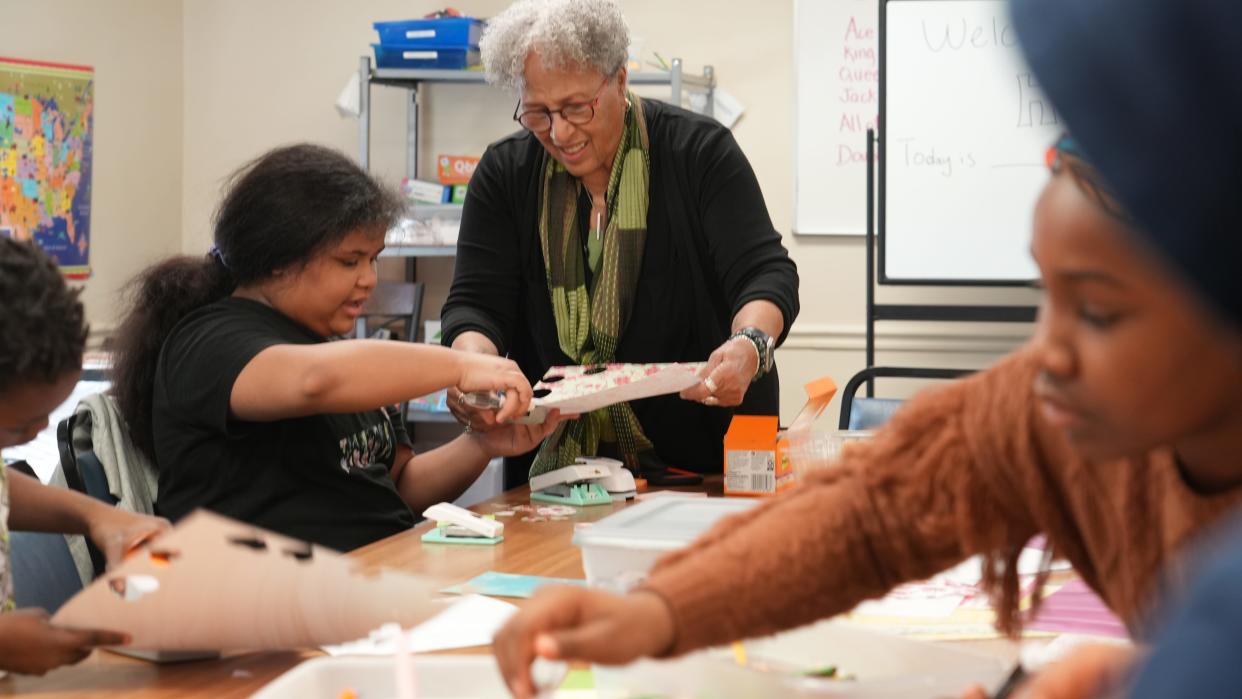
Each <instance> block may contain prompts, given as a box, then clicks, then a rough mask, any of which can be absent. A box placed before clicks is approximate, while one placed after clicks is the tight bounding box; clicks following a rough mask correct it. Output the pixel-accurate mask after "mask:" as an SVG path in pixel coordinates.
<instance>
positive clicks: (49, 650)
mask: <svg viewBox="0 0 1242 699" xmlns="http://www.w3.org/2000/svg"><path fill="white" fill-rule="evenodd" d="M128 642H129V637H128V636H126V635H125V634H123V633H116V632H114V631H85V630H80V629H66V628H62V627H59V626H52V625H51V624H49V623H48V615H47V612H45V611H43V610H42V609H19V610H17V611H15V612H9V613H7V614H0V669H3V670H8V671H9V672H16V673H19V674H22V675H42V674H44V673H46V672H47V671H48V670H52V669H54V668H58V667H60V666H61V665H71V664H73V663H76V662H78V661H80V660H82V659H83V658H85V657H86V656H88V655H90V653H91V651H92V650H94V649H95V647H97V646H119V645H123V644H125V643H128Z"/></svg>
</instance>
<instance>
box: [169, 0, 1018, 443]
mask: <svg viewBox="0 0 1242 699" xmlns="http://www.w3.org/2000/svg"><path fill="white" fill-rule="evenodd" d="M822 1H825V2H827V1H831V0H822ZM441 5H442V3H439V2H432V1H431V0H415V1H413V2H410V1H409V0H404V1H397V0H372V1H371V2H366V3H346V2H338V1H335V0H262V1H258V0H184V67H185V71H184V72H185V81H184V132H185V146H184V170H183V177H182V178H181V187H182V197H183V206H182V226H181V231H182V245H183V247H184V249H185V250H186V251H187V252H200V251H204V250H206V248H207V246H208V245H209V240H210V215H211V211H212V207H213V206H214V204H215V202H216V200H217V199H218V197H219V188H220V183H221V181H222V179H223V178H224V177H225V176H226V175H227V174H228V173H229V172H230V171H231V170H232V169H234V168H236V167H237V166H239V165H240V164H242V163H243V162H245V161H246V160H247V159H249V158H251V157H253V156H255V155H257V154H259V153H260V152H262V151H263V150H266V149H268V148H270V147H273V146H275V145H278V144H281V143H288V142H292V141H297V140H312V141H316V142H320V143H325V144H328V145H333V146H336V147H338V148H341V149H342V150H345V151H346V152H349V153H355V152H356V150H357V143H358V132H357V123H356V122H355V121H352V120H344V119H341V118H339V117H338V116H337V114H336V112H335V110H334V109H333V106H332V104H333V101H334V100H335V98H336V95H337V93H338V92H339V91H340V89H341V87H342V86H343V84H344V82H345V80H346V79H347V78H348V76H349V74H350V72H351V71H353V70H355V68H356V66H357V59H358V56H359V55H361V54H363V53H365V52H367V51H369V46H368V45H369V43H370V42H371V41H372V40H373V36H374V34H373V31H372V29H371V22H372V21H374V20H380V19H400V18H406V17H411V16H418V15H421V14H423V13H426V12H430V11H432V10H434V9H437V8H438V7H440V6H441ZM506 5H507V2H504V1H503V0H473V1H472V2H468V3H465V4H462V3H459V4H458V7H459V8H460V9H462V10H463V11H466V12H469V13H471V14H475V15H478V16H488V15H490V14H494V13H495V12H497V11H499V10H500V9H502V8H503V7H505V6H506ZM622 7H623V9H624V10H625V13H626V15H627V17H628V19H629V21H630V25H631V28H632V32H633V33H634V34H635V35H637V36H641V37H643V39H644V48H645V51H646V52H650V51H652V50H655V51H659V52H660V54H661V55H663V56H665V57H672V56H680V57H682V58H684V60H685V61H686V64H687V68H688V69H689V70H692V71H698V70H700V69H701V67H702V66H703V65H704V64H711V65H713V66H714V67H715V69H716V73H717V76H718V79H719V82H720V84H721V85H722V86H723V87H725V88H726V89H727V90H728V91H729V92H731V93H732V94H734V95H735V96H736V97H737V98H738V99H740V100H741V101H742V102H743V103H744V104H745V105H746V107H747V113H746V115H745V116H744V117H743V119H742V121H741V122H740V123H739V124H738V125H737V126H736V128H735V130H734V132H735V134H736V136H737V138H738V141H739V143H740V144H741V146H742V148H743V150H744V151H745V152H746V154H747V156H748V157H749V158H750V161H751V163H752V165H753V166H754V169H755V172H756V174H757V176H758V178H759V182H760V185H761V186H762V188H763V191H764V195H765V197H766V199H767V202H768V208H769V210H770V212H771V215H772V219H773V222H774V223H775V225H776V227H777V229H778V230H781V231H783V232H786V237H785V243H786V245H787V246H788V247H789V249H790V251H791V253H792V254H793V256H794V259H795V260H796V261H797V262H798V265H799V269H800V270H801V273H802V289H801V297H802V314H801V317H800V318H799V320H798V322H797V323H796V324H795V326H794V328H793V331H792V332H791V334H790V337H789V340H788V342H787V343H786V345H785V347H784V348H783V349H782V350H781V351H780V352H779V353H778V358H779V364H780V366H781V369H782V375H783V377H784V385H785V390H784V391H783V398H782V416H783V418H784V419H785V420H786V421H788V420H789V419H791V418H792V416H793V414H794V413H795V412H796V410H797V408H798V406H799V405H800V403H801V390H800V386H801V384H802V383H805V382H806V381H808V380H810V379H812V378H815V377H817V376H820V375H823V374H829V375H831V376H833V377H834V378H835V379H836V380H837V382H838V383H839V384H844V383H845V381H846V380H847V379H848V378H849V376H850V375H852V374H853V373H854V372H855V371H857V370H858V369H859V368H861V367H862V365H863V352H862V350H863V328H864V326H863V319H864V288H863V285H864V281H863V280H864V276H863V275H864V267H863V264H864V250H863V245H862V241H861V239H858V238H821V237H802V236H793V235H791V234H789V233H788V231H789V230H790V229H791V227H792V220H793V161H792V153H793V148H794V143H793V130H792V125H793V100H794V79H793V51H792V47H791V43H792V40H793V7H792V2H791V0H784V1H782V2H758V1H756V0H745V1H744V2H739V3H730V4H729V6H728V8H727V11H726V10H725V8H723V7H722V6H721V5H720V4H719V3H715V2H709V1H707V0H690V1H686V2H678V3H669V2H664V1H662V0H622ZM291 17H297V18H298V19H297V22H296V25H294V24H293V23H292V22H291V20H290V18H291ZM295 26H296V29H295ZM644 94H651V95H653V96H656V97H663V96H664V94H665V93H664V91H661V90H654V89H647V90H645V91H644ZM423 99H424V110H423V117H424V122H423V126H424V127H425V128H424V131H423V133H424V138H423V139H422V154H423V158H421V160H422V161H423V171H424V172H427V171H428V170H429V168H430V159H431V157H433V156H434V154H435V153H436V152H459V153H478V152H481V151H482V149H483V147H484V146H485V145H486V144H487V143H488V142H490V141H492V140H494V139H496V138H497V137H499V136H500V135H503V134H505V133H507V132H509V131H510V130H512V128H513V123H512V121H510V116H511V114H512V108H513V98H512V96H510V95H507V94H505V93H502V92H500V91H499V90H495V89H492V88H487V87H481V86H433V87H430V88H427V89H426V91H425V94H424V97H423ZM373 111H374V113H375V119H374V122H373V127H372V132H371V133H372V143H373V148H372V158H373V160H372V163H373V169H374V170H375V171H376V172H378V173H380V174H381V175H383V176H384V177H385V178H387V179H388V180H389V181H390V182H396V181H397V180H398V179H399V178H400V176H401V174H402V173H403V171H404V168H405V147H404V125H405V102H404V93H403V91H401V90H396V89H391V88H383V87H376V88H375V89H374V90H373ZM451 265H452V262H451V261H450V260H443V259H441V260H423V261H420V262H419V278H420V279H423V280H425V281H428V282H429V283H430V284H431V285H432V286H431V289H430V290H429V296H428V301H427V302H428V305H429V307H431V308H438V303H439V302H440V300H442V298H443V295H444V293H445V292H446V291H447V284H448V280H449V278H450V276H451ZM400 270H401V267H400V264H399V263H395V262H394V263H390V264H389V265H388V266H387V268H386V273H389V274H399V273H400ZM882 291H883V292H884V293H882V294H881V295H880V296H879V300H880V301H882V302H890V303H901V302H967V303H969V302H979V301H983V300H986V301H991V302H1000V303H1028V302H1030V301H1031V300H1032V298H1033V297H1032V295H1031V294H1030V293H1029V292H1026V291H1025V290H999V291H998V290H986V291H971V290H960V289H959V290H939V291H931V292H929V291H927V290H915V289H883V290H882ZM1026 332H1027V329H1026V328H1024V327H1009V326H1005V325H992V326H982V327H981V326H978V325H960V324H959V325H953V324H926V323H924V324H911V323H907V324H886V325H884V326H882V327H881V331H880V334H879V343H880V346H881V347H882V348H886V349H885V350H884V351H881V353H880V355H879V360H880V362H881V363H888V364H898V363H904V364H914V365H919V366H980V365H982V364H985V363H987V362H989V361H991V360H993V359H994V358H995V357H997V356H999V354H1002V353H1003V352H1005V351H1007V350H1008V349H1009V348H1011V347H1013V346H1015V345H1016V344H1017V343H1018V342H1020V340H1021V337H1023V335H1024V334H1025V333H1026ZM894 389H895V390H896V391H897V392H898V393H902V394H904V393H906V392H908V390H909V388H908V387H894ZM830 412H831V414H832V415H833V418H834V419H835V415H836V408H835V407H832V408H830Z"/></svg>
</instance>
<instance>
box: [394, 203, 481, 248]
mask: <svg viewBox="0 0 1242 699" xmlns="http://www.w3.org/2000/svg"><path fill="white" fill-rule="evenodd" d="M461 210H462V206H461V204H421V203H416V204H413V205H412V206H410V207H408V208H407V209H406V214H405V216H403V217H402V218H401V220H399V221H398V222H397V224H396V225H395V226H393V227H392V228H390V229H389V230H388V234H387V235H385V236H384V242H385V244H387V245H394V246H400V245H445V246H451V245H456V244H457V236H458V233H459V231H460V229H461Z"/></svg>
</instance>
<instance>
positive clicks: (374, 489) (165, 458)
mask: <svg viewBox="0 0 1242 699" xmlns="http://www.w3.org/2000/svg"><path fill="white" fill-rule="evenodd" d="M326 341H327V340H325V339H324V338H322V337H319V336H318V335H316V334H315V333H312V332H310V331H309V330H307V329H306V328H303V327H302V326H300V325H298V324H297V323H295V322H293V321H292V320H291V319H289V318H288V317H286V316H285V315H284V314H282V313H280V312H279V311H277V310H275V309H273V308H269V307H268V306H265V305H263V304H261V303H257V302H255V301H250V300H247V299H239V298H227V299H224V300H221V301H217V302H215V303H212V304H210V305H208V306H205V307H203V308H200V309H198V310H196V311H194V312H192V313H190V314H189V315H187V316H186V317H185V318H184V319H183V320H182V321H181V322H180V323H178V324H177V327H176V328H175V329H174V330H173V332H172V334H171V335H170V336H169V338H168V340H167V341H166V342H165V343H164V347H163V350H162V351H161V353H160V360H159V366H158V368H157V372H156V377H155V395H154V421H153V422H154V424H153V428H154V432H155V453H156V461H157V466H158V467H159V473H160V481H159V497H158V501H157V503H156V511H157V512H158V513H159V514H161V515H163V516H165V517H168V518H170V519H172V520H174V521H175V520H177V519H179V518H181V517H183V516H185V515H187V514H189V513H190V511H192V510H194V509H195V508H198V507H205V508H207V509H210V510H214V511H216V512H219V513H220V514H223V515H226V516H229V517H233V518H235V519H239V520H242V521H245V522H250V523H252V524H255V525H257V526H260V527H263V528H265V529H270V530H272V531H275V532H279V533H281V534H285V535H288V536H293V537H297V538H299V539H304V540H307V541H311V542H314V543H317V544H321V545H323V546H328V547H330V548H333V549H337V550H339V551H348V550H350V549H354V548H357V547H359V546H363V545H365V544H368V543H371V542H373V541H377V540H379V539H382V538H384V537H386V536H389V535H391V534H395V533H397V532H400V531H403V530H405V529H408V528H409V527H411V526H413V524H414V521H415V520H414V515H413V513H411V512H410V509H409V507H407V506H406V504H405V502H404V501H403V500H402V499H401V496H400V495H398V494H397V491H396V487H395V486H394V484H393V482H392V479H391V478H389V475H388V474H389V471H390V470H391V469H392V466H393V461H394V458H395V456H396V446H397V444H398V443H402V442H406V441H407V437H406V436H405V430H404V429H402V428H401V427H400V420H395V421H393V420H390V419H389V417H388V415H387V414H386V413H385V412H384V411H382V410H373V411H369V412H365V413H351V414H337V415H311V416H308V417H300V418H291V419H286V420H277V421H275V422H246V421H242V420H237V419H234V418H232V417H231V416H230V415H229V398H230V396H231V395H232V392H233V383H234V382H235V381H236V380H237V377H238V375H239V374H241V371H242V369H244V368H245V367H246V365H247V364H248V363H249V362H250V360H251V359H253V358H254V357H255V355H257V354H258V353H259V352H261V351H263V350H264V349H266V348H268V347H271V346H273V345H282V344H313V343H319V342H326ZM394 422H395V423H396V425H394Z"/></svg>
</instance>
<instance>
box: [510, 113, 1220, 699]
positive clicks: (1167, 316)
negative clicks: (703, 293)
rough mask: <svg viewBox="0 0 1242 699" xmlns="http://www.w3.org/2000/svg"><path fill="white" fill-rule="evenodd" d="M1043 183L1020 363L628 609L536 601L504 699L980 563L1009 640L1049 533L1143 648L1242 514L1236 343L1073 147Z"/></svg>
mask: <svg viewBox="0 0 1242 699" xmlns="http://www.w3.org/2000/svg"><path fill="white" fill-rule="evenodd" d="M1049 164H1050V166H1051V169H1052V173H1053V174H1052V177H1051V178H1050V179H1049V181H1048V183H1047V185H1046V187H1045V188H1044V191H1043V193H1042V195H1041V197H1040V199H1039V202H1038V204H1037V207H1036V210H1035V219H1034V237H1033V242H1032V253H1033V255H1034V257H1035V260H1036V262H1037V263H1038V265H1039V269H1040V275H1041V278H1042V280H1043V286H1044V289H1045V295H1044V299H1043V301H1042V303H1041V306H1040V317H1039V321H1038V324H1037V329H1036V332H1035V336H1034V338H1033V339H1032V340H1031V341H1030V342H1029V343H1028V344H1027V345H1026V346H1024V347H1023V348H1021V349H1019V350H1018V351H1016V352H1014V353H1013V354H1011V355H1010V356H1009V357H1007V358H1005V359H1003V360H1002V361H1000V362H999V363H998V364H996V365H995V366H993V367H991V368H990V369H987V370H985V371H982V372H980V373H978V374H976V375H974V376H971V377H969V378H966V379H963V380H961V381H957V382H954V383H953V384H951V385H948V386H945V387H942V388H939V389H936V390H929V391H926V392H924V393H922V394H920V395H919V396H917V397H916V398H914V399H912V400H911V401H910V402H909V403H908V404H907V405H906V406H904V407H903V409H902V410H901V411H899V412H898V413H897V414H896V415H895V416H894V417H893V418H892V421H891V422H890V423H889V424H888V425H886V426H885V428H883V429H882V430H880V431H879V432H878V434H877V435H876V437H875V438H874V439H873V440H871V441H869V442H866V443H861V444H857V445H851V448H850V449H847V450H846V451H845V453H844V454H843V455H842V457H841V458H840V460H839V461H838V462H836V463H835V464H834V465H833V467H832V468H830V469H824V470H820V471H816V472H813V473H812V475H811V476H810V477H809V478H808V479H807V480H806V481H805V482H804V483H802V484H801V485H800V486H799V487H798V488H797V489H795V490H794V491H791V492H790V493H788V494H786V495H784V496H781V497H778V498H775V499H773V500H771V501H769V502H766V503H764V504H762V505H760V506H759V507H756V508H754V509H753V510H751V511H749V512H746V513H743V514H741V515H736V516H733V517H730V518H728V519H727V520H725V521H723V522H721V523H720V524H719V525H718V526H716V527H715V528H714V529H713V530H711V531H710V532H708V533H707V534H706V535H704V536H703V537H701V538H700V539H699V540H697V541H696V542H694V543H693V544H691V545H690V546H689V547H687V548H686V549H684V550H682V551H679V552H675V553H673V554H670V555H669V556H667V557H665V558H664V559H662V560H661V561H660V562H659V563H657V565H656V566H655V568H654V569H653V571H652V572H651V575H650V576H649V577H648V578H647V580H646V581H645V583H644V584H643V585H642V586H641V587H640V588H639V589H638V590H636V591H634V592H631V593H630V594H627V595H623V596H622V595H614V594H611V593H607V592H602V591H599V590H588V589H577V588H548V589H546V590H545V591H543V592H542V593H541V594H538V595H536V597H535V598H534V599H533V600H532V601H531V603H530V604H528V605H527V606H526V607H524V608H523V609H522V610H521V611H519V613H518V614H517V615H515V616H514V617H513V618H512V619H511V620H510V621H509V623H508V624H507V625H506V626H505V628H504V629H502V631H501V632H500V633H499V634H498V635H497V637H496V640H495V646H494V647H495V652H496V656H497V659H498V661H499V663H500V666H501V668H502V670H503V672H504V674H505V676H506V679H507V681H508V682H509V685H510V687H511V688H512V689H513V691H514V693H515V694H516V695H517V696H518V697H529V696H531V695H532V694H533V693H534V689H535V688H534V687H533V686H532V683H531V679H530V674H529V667H530V662H531V660H532V659H533V658H534V657H535V656H536V655H538V656H542V657H545V658H551V659H565V660H581V661H592V662H597V663H624V662H627V661H630V660H634V659H637V658H640V657H643V656H669V655H678V654H682V653H685V652H688V651H691V650H694V649H697V648H702V647H706V646H711V645H716V644H720V643H725V642H729V641H732V640H735V639H738V638H745V637H751V636H759V635H764V634H769V633H772V632H775V631H779V630H782V629H786V628H791V627H795V626H800V625H803V624H807V623H810V622H812V621H815V620H817V619H820V618H824V617H828V616H832V615H835V614H838V613H842V612H845V611H847V610H849V609H851V608H852V607H854V606H855V605H856V604H857V603H859V602H861V601H863V600H865V599H868V598H873V597H878V596H881V595H883V594H884V593H885V592H886V591H888V590H890V589H892V588H893V587H894V586H896V585H898V584H900V583H902V582H905V581H910V580H918V579H922V578H926V577H928V576H930V575H932V574H934V573H936V572H938V571H941V570H944V569H946V568H949V567H950V566H952V565H955V564H957V563H959V562H960V561H962V560H964V559H966V558H968V557H970V556H972V555H975V554H981V555H982V556H983V557H984V561H985V563H984V567H983V584H984V585H985V587H987V589H988V590H989V592H991V593H992V597H993V602H994V607H995V609H996V611H997V620H998V625H999V627H1000V628H1001V629H1002V630H1004V631H1006V632H1010V633H1016V632H1017V630H1018V629H1019V628H1020V626H1021V615H1020V614H1019V611H1018V601H1019V591H1018V574H1017V559H1018V555H1019V554H1020V552H1021V551H1022V549H1023V546H1024V544H1025V543H1026V542H1028V541H1029V540H1030V539H1031V538H1033V537H1035V536H1036V535H1039V534H1041V533H1042V534H1043V535H1044V536H1045V537H1046V539H1047V542H1048V546H1049V547H1050V549H1051V552H1052V553H1053V554H1054V555H1055V556H1057V557H1059V558H1064V559H1067V560H1068V561H1069V562H1070V563H1072V564H1073V566H1074V568H1075V569H1076V570H1077V572H1078V574H1079V575H1080V576H1081V577H1082V578H1083V579H1084V580H1085V581H1086V582H1087V583H1088V584H1089V585H1090V586H1091V587H1092V588H1093V589H1094V590H1096V591H1097V592H1098V593H1099V594H1100V596H1101V597H1102V598H1103V600H1104V601H1105V602H1106V603H1107V604H1108V606H1109V607H1110V608H1111V609H1112V610H1113V611H1114V612H1116V613H1117V614H1118V615H1119V616H1120V617H1121V618H1122V619H1123V620H1124V621H1125V622H1126V624H1127V625H1128V627H1129V629H1130V631H1131V633H1132V635H1135V636H1138V637H1142V636H1143V635H1144V633H1145V632H1146V630H1147V629H1146V626H1145V613H1146V611H1147V608H1148V605H1149V603H1150V598H1151V596H1152V594H1153V593H1154V592H1155V590H1154V588H1155V586H1156V583H1157V578H1158V573H1159V571H1160V570H1161V568H1162V566H1165V565H1167V564H1169V563H1170V562H1171V561H1172V560H1173V559H1174V558H1175V555H1176V554H1177V553H1178V552H1179V551H1180V550H1181V549H1182V547H1183V546H1184V545H1185V544H1186V543H1187V542H1188V540H1190V539H1191V538H1193V537H1194V536H1195V535H1196V534H1198V533H1199V532H1201V531H1202V530H1203V529H1204V528H1206V527H1207V526H1209V525H1210V524H1212V523H1214V522H1216V521H1217V520H1218V519H1219V518H1220V516H1221V515H1222V514H1224V513H1225V512H1226V511H1228V509H1229V508H1230V507H1231V506H1234V505H1237V504H1238V503H1242V473H1240V472H1239V468H1238V466H1237V463H1236V458H1235V457H1236V454H1237V453H1239V452H1240V451H1242V339H1239V338H1238V336H1237V335H1236V334H1235V333H1233V332H1232V330H1231V329H1230V328H1228V327H1226V326H1225V325H1224V323H1223V321H1221V320H1220V319H1219V317H1218V316H1216V315H1215V314H1214V313H1213V312H1212V311H1210V310H1209V309H1208V308H1207V307H1206V306H1205V305H1203V304H1202V303H1201V302H1200V299H1199V298H1198V297H1197V296H1196V295H1195V292H1194V291H1193V290H1192V289H1190V288H1189V287H1188V286H1187V285H1185V284H1184V282H1183V280H1182V279H1181V278H1180V277H1179V276H1177V275H1176V274H1175V272H1174V271H1173V270H1172V269H1171V268H1169V267H1168V266H1167V265H1166V262H1165V261H1164V260H1163V259H1161V258H1159V257H1158V256H1157V255H1156V254H1154V253H1153V252H1152V251H1151V250H1149V249H1148V248H1147V247H1146V246H1145V245H1144V244H1143V242H1142V238H1141V237H1139V236H1138V235H1136V234H1135V233H1134V232H1133V231H1132V228H1131V223H1130V221H1129V218H1128V216H1127V215H1126V213H1125V212H1124V211H1123V210H1122V209H1121V207H1120V206H1119V205H1118V203H1117V201H1116V200H1115V198H1114V197H1113V196H1112V194H1111V193H1110V191H1109V189H1108V187H1107V186H1106V183H1105V182H1104V181H1103V180H1102V179H1101V178H1100V176H1099V174H1098V173H1097V172H1096V170H1095V169H1094V168H1093V167H1092V166H1091V165H1090V164H1089V163H1087V161H1086V160H1085V159H1084V157H1083V156H1082V154H1081V152H1080V151H1079V149H1078V147H1077V145H1076V143H1075V142H1074V141H1073V140H1072V139H1070V138H1068V137H1066V138H1062V139H1061V140H1060V141H1058V143H1057V144H1056V147H1055V148H1054V149H1053V150H1052V151H1050V157H1049ZM1171 338H1175V339H1176V341H1170V339H1171ZM774 571H779V572H780V574H779V575H773V572H774ZM1046 572H1047V571H1046V569H1045V571H1044V572H1043V573H1041V579H1042V577H1044V576H1046Z"/></svg>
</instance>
